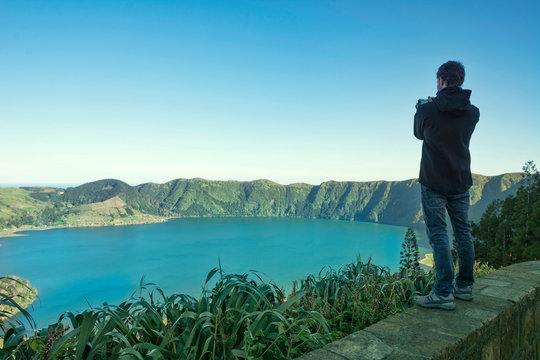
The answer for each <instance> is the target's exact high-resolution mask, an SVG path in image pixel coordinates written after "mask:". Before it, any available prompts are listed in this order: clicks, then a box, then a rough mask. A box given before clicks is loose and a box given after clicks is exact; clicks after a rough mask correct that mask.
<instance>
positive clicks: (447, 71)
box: [437, 61, 465, 90]
mask: <svg viewBox="0 0 540 360" xmlns="http://www.w3.org/2000/svg"><path fill="white" fill-rule="evenodd" d="M464 80H465V68H464V67H463V64H462V63H460V62H459V61H447V62H445V63H444V64H442V65H441V66H439V70H437V90H441V89H444V88H445V87H447V86H461V85H462V84H463V81H464Z"/></svg>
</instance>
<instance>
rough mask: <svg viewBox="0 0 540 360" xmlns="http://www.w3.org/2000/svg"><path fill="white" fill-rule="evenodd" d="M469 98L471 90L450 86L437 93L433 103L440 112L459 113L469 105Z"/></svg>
mask: <svg viewBox="0 0 540 360" xmlns="http://www.w3.org/2000/svg"><path fill="white" fill-rule="evenodd" d="M470 97H471V90H464V89H462V88H460V87H458V86H450V87H446V88H444V89H442V90H440V91H439V92H437V97H435V98H434V99H433V102H434V103H435V105H436V106H437V108H438V109H439V110H440V111H445V112H451V113H460V112H463V111H465V110H466V109H467V107H468V106H469V105H470V104H471V101H470V100H469V99H470Z"/></svg>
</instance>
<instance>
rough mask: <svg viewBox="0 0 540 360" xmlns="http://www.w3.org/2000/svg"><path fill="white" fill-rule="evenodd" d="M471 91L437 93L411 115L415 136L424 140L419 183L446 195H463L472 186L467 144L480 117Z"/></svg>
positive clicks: (451, 90)
mask: <svg viewBox="0 0 540 360" xmlns="http://www.w3.org/2000/svg"><path fill="white" fill-rule="evenodd" d="M470 96H471V90H463V89H462V88H460V87H457V86H451V87H446V88H444V89H442V90H440V91H439V92H437V97H435V98H433V101H432V102H429V103H427V104H423V105H420V106H419V107H418V109H417V110H416V114H415V115H414V136H416V137H417V138H418V139H420V140H424V143H423V145H422V162H421V164H420V178H419V179H418V181H419V182H420V183H421V184H423V185H425V186H427V187H428V188H430V189H432V190H435V191H438V192H441V193H444V194H447V195H455V194H462V193H464V192H465V191H467V190H468V189H469V188H470V187H471V185H472V175H471V155H470V153H469V142H470V140H471V136H472V133H473V131H474V127H475V126H476V123H477V122H478V119H479V117H480V111H479V110H478V108H477V107H476V106H474V105H472V104H471V102H470V101H469V98H470Z"/></svg>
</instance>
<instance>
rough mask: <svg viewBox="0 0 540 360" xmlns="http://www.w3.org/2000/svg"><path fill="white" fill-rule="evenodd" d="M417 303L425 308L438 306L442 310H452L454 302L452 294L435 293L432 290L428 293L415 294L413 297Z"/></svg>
mask: <svg viewBox="0 0 540 360" xmlns="http://www.w3.org/2000/svg"><path fill="white" fill-rule="evenodd" d="M414 301H415V302H416V304H417V305H420V306H422V307H425V308H439V309H444V310H454V309H455V308H456V304H454V296H453V295H452V294H448V296H440V295H437V294H436V293H435V292H434V291H433V290H431V292H430V293H429V294H428V295H425V296H417V297H415V298H414Z"/></svg>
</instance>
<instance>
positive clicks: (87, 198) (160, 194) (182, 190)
mask: <svg viewBox="0 0 540 360" xmlns="http://www.w3.org/2000/svg"><path fill="white" fill-rule="evenodd" d="M520 180H521V175H520V174H519V173H509V174H503V175H499V176H482V175H473V186H472V188H471V190H470V193H471V209H470V217H471V219H472V220H478V219H479V218H480V216H481V214H482V213H483V212H484V210H485V209H486V208H487V206H488V205H489V203H491V202H492V201H493V200H494V199H496V198H504V197H506V196H508V195H509V194H512V193H514V192H515V191H516V190H517V186H518V183H519V181H520ZM113 196H118V197H120V198H121V199H122V200H124V201H125V202H126V204H127V205H129V206H130V207H132V208H134V209H137V210H140V211H142V212H146V213H149V214H155V215H161V216H293V217H311V218H327V219H345V220H356V221H370V222H378V223H384V224H392V225H402V226H414V225H420V224H422V222H423V220H422V211H421V205H420V185H419V183H418V180H416V179H412V180H404V181H370V182H338V181H327V182H324V183H322V184H320V185H309V184H303V183H297V184H290V185H280V184H277V183H275V182H272V181H269V180H255V181H250V182H241V181H214V180H205V179H201V178H195V179H176V180H172V181H169V182H167V183H165V184H154V183H146V184H141V185H138V186H135V187H131V186H129V185H128V184H126V183H124V182H122V181H119V180H114V179H107V180H100V181H96V182H92V183H88V184H84V185H81V186H78V187H75V188H69V189H67V190H66V191H65V193H64V195H63V198H62V200H63V201H66V202H69V203H72V204H74V205H76V204H83V203H87V204H88V203H93V202H99V201H104V200H106V199H109V198H111V197H113Z"/></svg>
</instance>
